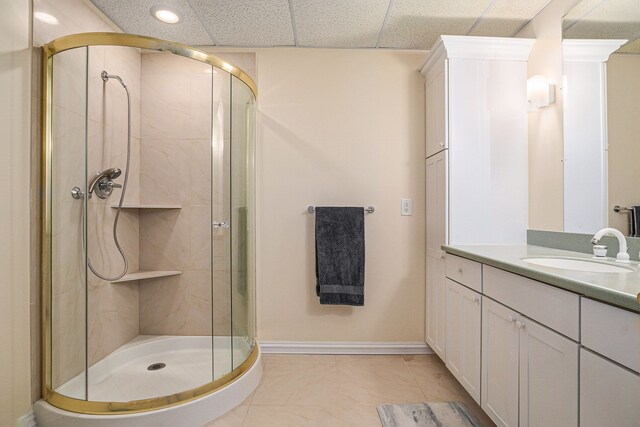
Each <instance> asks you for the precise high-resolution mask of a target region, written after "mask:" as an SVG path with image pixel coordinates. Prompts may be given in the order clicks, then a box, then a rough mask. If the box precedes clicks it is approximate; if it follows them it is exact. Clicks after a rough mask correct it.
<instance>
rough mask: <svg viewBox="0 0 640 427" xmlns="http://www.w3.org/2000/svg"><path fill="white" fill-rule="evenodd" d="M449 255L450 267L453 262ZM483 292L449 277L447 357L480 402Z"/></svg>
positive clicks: (449, 366)
mask: <svg viewBox="0 0 640 427" xmlns="http://www.w3.org/2000/svg"><path fill="white" fill-rule="evenodd" d="M448 261H449V260H448V259H447V267H448V266H449V262H448ZM480 298H481V296H480V294H479V293H478V292H476V291H473V290H471V289H469V288H467V287H465V286H462V285H461V284H459V283H456V282H454V281H453V280H451V279H447V281H446V301H447V304H446V330H447V335H446V358H445V363H446V365H447V368H449V371H451V373H452V374H453V376H454V377H456V379H457V380H458V381H459V382H460V384H462V386H463V387H464V388H465V389H466V390H467V392H468V393H469V394H470V395H471V397H473V399H474V400H475V401H476V402H478V403H480V319H481V316H482V312H481V301H480Z"/></svg>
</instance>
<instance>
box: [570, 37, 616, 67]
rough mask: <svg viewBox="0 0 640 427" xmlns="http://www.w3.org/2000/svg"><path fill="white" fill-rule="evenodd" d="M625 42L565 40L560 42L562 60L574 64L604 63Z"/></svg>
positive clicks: (614, 40)
mask: <svg viewBox="0 0 640 427" xmlns="http://www.w3.org/2000/svg"><path fill="white" fill-rule="evenodd" d="M626 42H627V40H622V39H610V40H605V39H601V40H588V39H580V40H578V39H575V40H574V39H566V40H563V41H562V59H563V60H564V61H576V62H606V61H607V60H608V59H609V56H610V55H611V54H612V53H613V52H615V51H616V50H618V49H619V48H620V46H622V45H623V44H625V43H626Z"/></svg>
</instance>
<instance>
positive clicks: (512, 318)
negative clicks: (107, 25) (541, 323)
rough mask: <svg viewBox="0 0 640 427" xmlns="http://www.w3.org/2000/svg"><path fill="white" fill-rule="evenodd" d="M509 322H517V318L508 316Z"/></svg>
mask: <svg viewBox="0 0 640 427" xmlns="http://www.w3.org/2000/svg"><path fill="white" fill-rule="evenodd" d="M507 320H508V321H509V322H515V321H516V318H515V317H513V316H512V315H508V316H507Z"/></svg>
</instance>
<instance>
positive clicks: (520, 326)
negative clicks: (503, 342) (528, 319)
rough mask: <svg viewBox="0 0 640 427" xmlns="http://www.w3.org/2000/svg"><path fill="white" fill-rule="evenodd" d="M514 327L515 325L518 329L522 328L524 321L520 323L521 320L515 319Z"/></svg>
mask: <svg viewBox="0 0 640 427" xmlns="http://www.w3.org/2000/svg"><path fill="white" fill-rule="evenodd" d="M516 327H517V328H518V329H524V323H522V322H521V321H519V320H516Z"/></svg>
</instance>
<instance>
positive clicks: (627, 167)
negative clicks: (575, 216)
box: [607, 54, 640, 234]
mask: <svg viewBox="0 0 640 427" xmlns="http://www.w3.org/2000/svg"><path fill="white" fill-rule="evenodd" d="M607 116H608V117H607V127H608V129H607V130H608V133H609V209H608V212H609V226H610V227H614V228H617V229H618V230H621V231H622V232H623V233H625V234H626V233H628V230H629V221H628V218H627V215H624V214H623V215H621V214H619V213H615V212H614V211H613V206H614V205H620V206H633V205H639V204H640V186H639V185H638V183H640V167H638V159H640V120H638V117H640V55H624V54H613V55H611V56H610V57H609V61H608V62H607Z"/></svg>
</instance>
